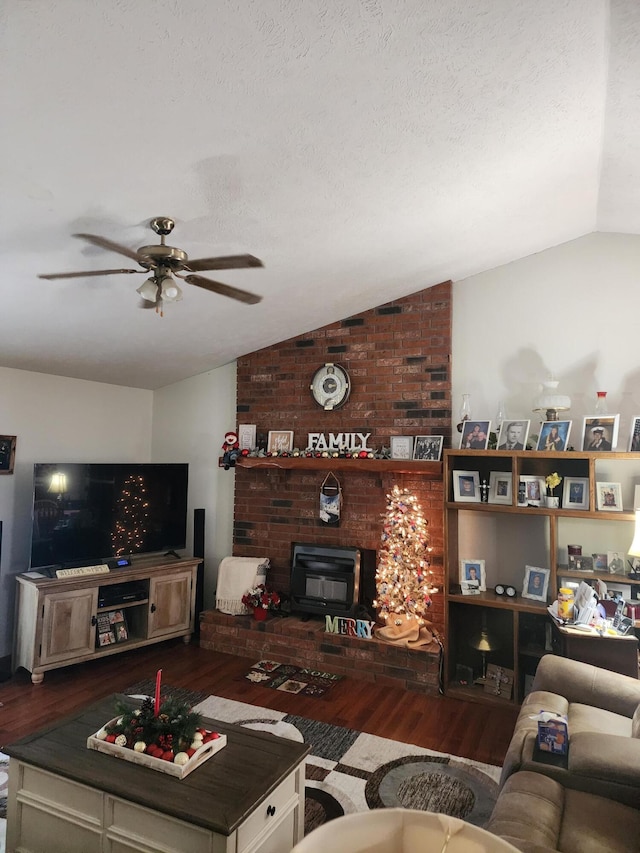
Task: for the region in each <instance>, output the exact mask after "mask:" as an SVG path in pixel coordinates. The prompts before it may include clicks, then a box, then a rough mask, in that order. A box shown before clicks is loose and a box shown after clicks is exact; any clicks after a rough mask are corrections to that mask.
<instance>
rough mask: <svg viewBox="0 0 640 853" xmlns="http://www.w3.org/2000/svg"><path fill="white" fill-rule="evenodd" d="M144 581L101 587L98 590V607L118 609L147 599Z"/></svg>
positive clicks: (147, 594)
mask: <svg viewBox="0 0 640 853" xmlns="http://www.w3.org/2000/svg"><path fill="white" fill-rule="evenodd" d="M148 596H149V593H148V591H147V584H146V582H145V581H129V582H128V583H113V584H109V585H108V586H101V587H100V588H99V590H98V607H120V606H121V605H123V604H128V603H129V602H132V601H144V599H145V598H148Z"/></svg>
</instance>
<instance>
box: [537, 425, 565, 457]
mask: <svg viewBox="0 0 640 853" xmlns="http://www.w3.org/2000/svg"><path fill="white" fill-rule="evenodd" d="M570 431H571V421H543V423H542V425H541V426H540V435H539V436H538V444H537V446H536V450H544V451H545V452H546V453H550V452H553V451H555V450H557V451H561V450H566V449H567V442H568V441H569V433H570Z"/></svg>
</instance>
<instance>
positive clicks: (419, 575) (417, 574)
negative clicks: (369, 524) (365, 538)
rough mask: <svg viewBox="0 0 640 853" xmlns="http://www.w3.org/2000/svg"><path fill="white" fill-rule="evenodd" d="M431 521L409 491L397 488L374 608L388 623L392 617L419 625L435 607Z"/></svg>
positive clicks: (388, 518) (387, 519)
mask: <svg viewBox="0 0 640 853" xmlns="http://www.w3.org/2000/svg"><path fill="white" fill-rule="evenodd" d="M430 552H431V548H430V547H429V536H428V534H427V521H426V520H425V517H424V516H423V514H422V510H421V509H420V506H419V504H418V501H417V499H416V497H415V495H413V494H412V493H411V492H410V491H408V490H407V489H404V490H400V489H399V488H398V486H394V487H393V491H392V492H391V494H390V495H387V511H386V514H385V515H383V527H382V544H381V546H380V550H379V552H378V568H377V570H376V592H377V599H376V601H374V602H373V606H374V607H375V608H376V610H378V613H379V615H380V616H381V617H382V618H383V619H384V620H385V621H386V620H387V619H388V618H389V616H391V615H392V614H404V615H406V616H408V617H411V618H415V619H416V620H417V622H418V624H419V625H422V624H423V622H424V619H423V617H424V615H425V613H426V612H427V609H428V608H429V607H431V595H432V594H433V593H434V592H437V587H435V586H434V585H433V580H432V578H433V575H432V572H431V568H430V566H431V562H430V559H429V554H430Z"/></svg>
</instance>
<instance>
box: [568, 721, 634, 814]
mask: <svg viewBox="0 0 640 853" xmlns="http://www.w3.org/2000/svg"><path fill="white" fill-rule="evenodd" d="M572 776H573V777H581V778H583V779H585V778H588V779H590V780H592V781H593V787H592V789H591V793H593V794H599V793H601V792H602V789H603V788H605V787H608V786H609V785H610V784H612V785H614V786H615V787H616V788H617V789H621V788H624V789H626V794H625V795H623V796H622V800H623V801H624V802H626V803H627V805H630V806H633V807H634V808H637V809H640V740H639V739H638V738H630V737H623V736H621V735H609V734H599V733H598V732H576V734H575V735H573V737H571V739H570V741H569V777H568V779H567V781H566V782H565V784H566V785H567V786H568V787H573V785H572V783H571V781H570V779H571V777H572ZM580 788H581V789H582V790H584V787H583V786H582V785H581V786H580Z"/></svg>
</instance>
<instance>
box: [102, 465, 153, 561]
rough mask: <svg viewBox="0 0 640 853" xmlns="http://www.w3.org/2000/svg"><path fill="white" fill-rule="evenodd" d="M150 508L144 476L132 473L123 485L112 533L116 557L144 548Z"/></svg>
mask: <svg viewBox="0 0 640 853" xmlns="http://www.w3.org/2000/svg"><path fill="white" fill-rule="evenodd" d="M148 508H149V501H148V500H147V489H146V487H145V484H144V477H142V476H141V475H136V474H131V475H130V476H129V477H127V479H126V480H125V481H124V484H123V486H122V491H121V493H120V497H119V498H118V507H117V513H116V519H115V526H114V530H113V531H112V533H111V542H112V545H113V553H114V555H115V556H116V557H118V556H121V555H122V554H135V553H137V552H138V551H140V549H141V548H142V546H143V544H144V537H145V536H146V534H147V527H146V522H147V521H148V518H149V514H148Z"/></svg>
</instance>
